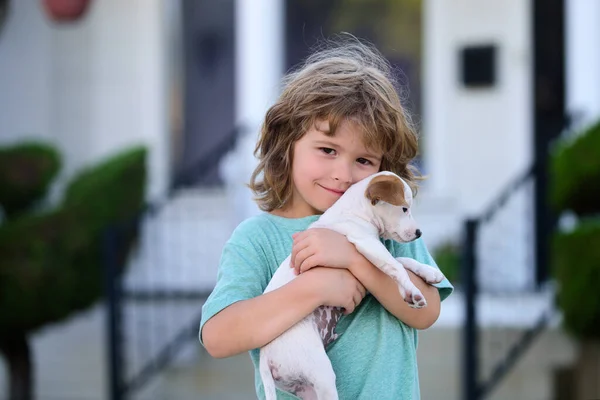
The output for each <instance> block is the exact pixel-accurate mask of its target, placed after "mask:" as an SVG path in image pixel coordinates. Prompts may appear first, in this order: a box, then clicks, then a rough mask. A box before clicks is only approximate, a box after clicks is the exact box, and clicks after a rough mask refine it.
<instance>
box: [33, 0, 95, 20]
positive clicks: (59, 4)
mask: <svg viewBox="0 0 600 400" xmlns="http://www.w3.org/2000/svg"><path fill="white" fill-rule="evenodd" d="M42 3H43V4H44V8H45V9H46V12H47V13H48V15H49V16H50V17H51V18H52V19H53V20H55V21H58V22H70V21H76V20H78V19H79V18H81V16H82V15H83V14H84V13H85V11H86V10H87V8H88V5H89V4H90V0H42Z"/></svg>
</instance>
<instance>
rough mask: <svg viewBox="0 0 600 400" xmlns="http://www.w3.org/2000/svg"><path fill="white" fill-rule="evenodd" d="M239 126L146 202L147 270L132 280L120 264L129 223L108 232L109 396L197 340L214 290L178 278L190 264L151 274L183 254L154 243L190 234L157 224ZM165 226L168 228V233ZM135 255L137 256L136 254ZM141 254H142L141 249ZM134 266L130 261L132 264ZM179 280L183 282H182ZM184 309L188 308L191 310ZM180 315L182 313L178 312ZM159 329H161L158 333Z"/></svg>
mask: <svg viewBox="0 0 600 400" xmlns="http://www.w3.org/2000/svg"><path fill="white" fill-rule="evenodd" d="M240 131H241V128H236V129H234V130H233V131H232V132H230V133H229V134H227V135H225V136H224V137H223V139H222V140H221V142H220V143H219V144H218V145H217V146H216V147H215V151H213V152H212V153H211V155H210V156H208V157H207V158H205V159H202V160H199V161H198V162H197V163H195V164H194V165H192V166H191V167H190V168H188V169H186V170H185V171H183V172H181V173H180V174H179V175H178V176H177V177H176V178H175V179H174V180H173V184H172V185H171V187H170V189H169V192H168V194H167V196H166V198H165V199H164V200H162V201H158V202H155V203H153V204H148V205H147V206H146V207H145V209H144V210H142V211H141V212H140V213H139V215H138V216H137V217H136V220H135V222H133V223H135V224H137V226H138V229H139V232H140V238H139V243H138V252H144V251H145V252H147V253H151V254H149V255H147V257H146V259H145V260H144V261H143V262H142V261H140V262H139V263H143V264H145V266H146V269H147V270H148V271H147V272H146V273H145V274H141V275H139V276H136V277H135V278H133V279H130V280H129V281H128V280H127V276H128V275H127V273H126V271H127V270H126V271H125V272H123V271H121V270H120V269H119V265H120V264H119V262H120V260H118V254H120V252H122V250H123V245H124V242H123V232H124V230H126V229H128V227H127V226H125V225H122V226H112V227H110V228H109V229H107V230H106V232H105V235H104V254H103V256H104V277H105V278H104V280H105V282H104V283H105V291H106V310H107V319H106V321H107V322H106V333H107V335H106V336H107V341H108V343H107V349H108V359H107V369H108V381H109V382H108V383H109V388H108V389H109V391H108V392H109V396H110V399H111V400H124V399H126V398H131V397H132V396H133V395H134V394H136V393H139V392H140V391H141V389H143V388H144V387H145V386H146V385H147V384H148V383H149V382H150V381H151V380H152V379H153V378H154V377H156V376H157V375H158V374H159V373H160V372H161V371H163V370H164V369H165V368H166V367H167V366H168V365H170V364H171V363H172V362H173V360H174V359H175V358H176V357H177V356H178V355H179V354H181V353H182V351H183V350H184V348H185V347H186V345H188V344H190V343H193V342H195V341H197V337H198V328H199V325H200V319H201V308H202V304H203V302H204V301H205V300H206V298H207V297H208V295H209V294H210V288H207V287H204V288H203V287H197V286H193V285H188V284H185V283H186V282H187V281H188V280H189V279H187V278H188V277H186V276H180V277H177V275H176V274H177V273H180V274H185V273H189V269H188V270H187V271H188V272H186V271H185V269H184V270H178V269H177V268H176V267H173V268H168V270H169V273H170V275H169V276H168V277H164V278H165V279H162V278H163V277H154V276H153V274H155V273H156V268H153V265H158V264H160V263H167V264H170V263H172V264H175V263H176V260H177V259H178V258H181V257H182V255H181V254H175V252H171V253H169V255H168V256H166V257H161V256H159V255H158V254H157V253H156V251H157V250H156V247H157V246H160V245H161V244H164V242H165V241H168V242H176V241H181V240H182V239H185V236H186V235H188V234H189V233H188V232H186V231H185V228H184V227H180V228H181V229H179V228H178V227H175V228H173V229H170V230H169V229H166V228H165V227H164V226H154V225H155V224H156V225H160V223H159V221H160V219H161V218H162V217H164V215H165V214H166V213H168V212H169V210H168V208H169V206H170V205H171V204H172V203H173V201H174V200H175V197H174V195H175V193H176V191H177V190H178V189H181V188H184V187H190V186H193V185H194V184H195V183H196V182H198V181H199V180H201V177H202V173H203V171H207V170H209V168H208V167H212V166H214V165H215V164H216V163H218V162H219V160H220V159H221V157H223V156H224V155H225V153H226V152H228V151H229V150H231V149H232V148H233V147H234V145H235V143H236V141H237V138H238V136H239V134H240ZM180 217H181V218H179V219H178V220H177V221H180V222H185V223H189V222H190V221H193V222H195V223H197V226H196V228H197V227H202V226H206V223H207V221H206V220H196V221H194V219H198V218H199V217H198V216H197V215H196V214H195V213H193V212H190V213H188V215H182V216H180ZM178 229H179V230H178ZM207 229H208V228H207ZM165 230H166V231H167V232H164V231H165ZM196 231H197V230H196ZM161 232H162V234H161ZM207 235H210V233H207ZM190 239H193V238H190ZM142 246H144V249H145V250H144V251H142V250H140V247H142ZM196 246H197V245H196ZM191 257H192V258H193V256H191ZM132 258H133V259H136V256H135V255H134V256H133V257H132ZM137 258H138V259H139V258H140V255H139V254H137ZM198 258H202V257H198ZM138 261H139V260H138ZM203 261H205V262H206V260H202V259H198V260H195V259H194V260H192V259H190V260H187V263H188V264H189V263H198V266H199V268H201V265H202V262H203ZM139 263H138V264H139ZM131 267H132V266H131V265H130V266H129V268H130V269H131ZM138 269H139V268H138ZM178 271H179V272H178ZM167 278H168V279H167ZM172 278H182V279H179V280H174V282H175V283H173V282H171V284H168V282H169V281H173V279H172ZM177 282H179V283H183V284H181V285H178V283H177ZM169 306H173V307H175V308H174V310H168V309H166V307H169ZM175 310H176V311H175ZM182 310H187V313H186V312H182ZM179 314H182V315H180V316H178V317H176V315H179ZM159 330H160V332H157V331H159Z"/></svg>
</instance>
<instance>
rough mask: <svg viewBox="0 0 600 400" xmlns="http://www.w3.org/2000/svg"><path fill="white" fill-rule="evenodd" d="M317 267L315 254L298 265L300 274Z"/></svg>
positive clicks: (317, 262)
mask: <svg viewBox="0 0 600 400" xmlns="http://www.w3.org/2000/svg"><path fill="white" fill-rule="evenodd" d="M317 265H319V261H318V260H317V256H316V254H311V255H310V256H308V257H307V258H306V259H305V260H304V261H302V263H301V264H300V273H303V272H306V271H308V270H309V269H311V268H313V267H316V266H317Z"/></svg>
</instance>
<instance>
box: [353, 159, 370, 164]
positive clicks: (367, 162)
mask: <svg viewBox="0 0 600 400" xmlns="http://www.w3.org/2000/svg"><path fill="white" fill-rule="evenodd" d="M356 161H357V162H358V163H359V164H362V165H371V164H373V163H372V162H371V161H369V160H367V159H366V158H359V159H357V160H356Z"/></svg>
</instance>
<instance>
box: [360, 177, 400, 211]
mask: <svg viewBox="0 0 600 400" xmlns="http://www.w3.org/2000/svg"><path fill="white" fill-rule="evenodd" d="M365 197H366V198H367V199H369V200H370V201H371V204H372V205H375V204H377V203H378V202H379V201H385V202H386V203H389V204H392V205H394V206H402V205H407V204H406V199H405V198H404V183H403V182H402V181H401V180H400V178H398V177H397V176H393V175H380V176H376V177H375V178H373V179H372V180H371V182H369V186H367V190H366V191H365Z"/></svg>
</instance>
